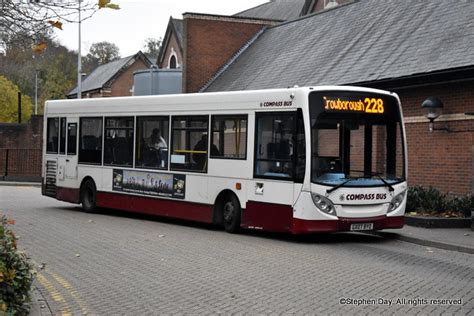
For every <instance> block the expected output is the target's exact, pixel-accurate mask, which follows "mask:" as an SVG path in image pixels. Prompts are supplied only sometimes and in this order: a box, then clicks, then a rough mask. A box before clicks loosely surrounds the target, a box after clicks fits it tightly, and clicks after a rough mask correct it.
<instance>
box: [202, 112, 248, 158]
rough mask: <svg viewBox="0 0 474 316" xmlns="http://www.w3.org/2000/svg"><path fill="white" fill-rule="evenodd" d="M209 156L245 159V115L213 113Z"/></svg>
mask: <svg viewBox="0 0 474 316" xmlns="http://www.w3.org/2000/svg"><path fill="white" fill-rule="evenodd" d="M210 151H211V152H210V154H211V158H225V159H246V153H247V115H227V116H223V115H213V116H212V140H211V150H210Z"/></svg>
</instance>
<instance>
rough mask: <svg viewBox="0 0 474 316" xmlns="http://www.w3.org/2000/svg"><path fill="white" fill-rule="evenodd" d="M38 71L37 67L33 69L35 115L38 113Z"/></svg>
mask: <svg viewBox="0 0 474 316" xmlns="http://www.w3.org/2000/svg"><path fill="white" fill-rule="evenodd" d="M38 72H39V69H35V115H37V114H38Z"/></svg>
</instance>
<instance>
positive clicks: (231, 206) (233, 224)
mask: <svg viewBox="0 0 474 316" xmlns="http://www.w3.org/2000/svg"><path fill="white" fill-rule="evenodd" d="M240 216H241V209H240V203H239V200H238V199H237V197H236V196H235V195H233V194H230V195H229V196H228V197H227V198H226V199H225V200H224V203H223V204H222V218H223V222H224V229H225V230H226V231H227V232H229V233H237V232H238V231H239V230H240Z"/></svg>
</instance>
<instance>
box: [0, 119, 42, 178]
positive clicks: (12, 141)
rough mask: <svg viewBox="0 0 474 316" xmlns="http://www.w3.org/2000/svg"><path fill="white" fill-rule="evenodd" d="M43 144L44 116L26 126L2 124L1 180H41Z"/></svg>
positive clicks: (0, 141) (0, 133) (0, 144)
mask: <svg viewBox="0 0 474 316" xmlns="http://www.w3.org/2000/svg"><path fill="white" fill-rule="evenodd" d="M42 143H43V116H42V115H33V116H32V117H31V120H30V122H28V123H26V124H9V123H2V124H0V179H3V178H5V176H7V177H6V178H5V179H6V180H39V179H40V178H41V160H42ZM7 156H8V157H7ZM7 162H8V164H7Z"/></svg>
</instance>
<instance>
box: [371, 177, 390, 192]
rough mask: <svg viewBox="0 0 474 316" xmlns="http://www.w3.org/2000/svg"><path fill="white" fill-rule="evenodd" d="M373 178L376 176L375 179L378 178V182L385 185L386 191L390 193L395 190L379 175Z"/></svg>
mask: <svg viewBox="0 0 474 316" xmlns="http://www.w3.org/2000/svg"><path fill="white" fill-rule="evenodd" d="M375 176H376V177H377V178H379V179H380V181H382V182H383V184H385V185H386V186H387V187H388V190H389V191H390V192H393V191H395V189H394V188H393V187H392V185H391V184H390V183H388V182H387V181H386V180H385V179H384V178H382V177H381V176H380V175H378V174H376V175H375Z"/></svg>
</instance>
